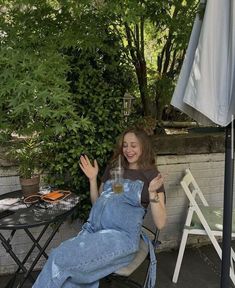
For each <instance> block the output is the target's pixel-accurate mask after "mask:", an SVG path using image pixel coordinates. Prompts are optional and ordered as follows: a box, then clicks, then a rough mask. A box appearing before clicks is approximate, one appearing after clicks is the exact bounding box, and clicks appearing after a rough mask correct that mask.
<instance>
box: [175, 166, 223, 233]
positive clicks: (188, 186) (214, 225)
mask: <svg viewBox="0 0 235 288" xmlns="http://www.w3.org/2000/svg"><path fill="white" fill-rule="evenodd" d="M180 184H181V186H182V187H183V189H184V192H185V194H186V195H187V197H188V199H189V211H188V215H187V218H186V222H185V226H188V227H192V219H193V214H194V212H195V213H196V215H197V217H194V220H196V222H197V223H196V226H197V228H199V229H200V227H201V230H205V231H206V233H207V234H208V235H209V237H210V235H211V233H212V232H211V230H221V227H219V226H221V225H220V224H219V225H218V223H219V221H218V220H220V219H219V218H221V215H218V207H209V204H208V203H207V201H206V199H205V197H204V195H203V193H202V191H201V189H200V188H199V186H198V184H197V182H196V180H195V179H194V177H193V175H192V173H191V172H190V170H189V169H186V171H185V176H184V177H183V179H182V181H181V182H180ZM197 196H198V197H197ZM197 198H199V200H200V203H198V199H197ZM199 204H202V206H200V205H199ZM220 214H221V211H220ZM208 216H209V217H208ZM217 216H219V217H217ZM195 228H196V227H195Z"/></svg>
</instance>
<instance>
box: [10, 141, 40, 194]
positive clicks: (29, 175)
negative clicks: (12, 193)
mask: <svg viewBox="0 0 235 288" xmlns="http://www.w3.org/2000/svg"><path fill="white" fill-rule="evenodd" d="M41 154H42V151H41V148H40V143H39V142H38V141H37V138H36V137H31V138H25V139H20V141H17V143H16V144H14V145H13V146H12V147H11V149H10V152H9V155H10V158H11V159H13V160H14V161H15V162H16V164H17V166H18V173H19V179H20V184H21V189H22V193H23V196H24V197H27V196H29V195H33V194H37V193H38V192H39V183H40V173H39V162H40V158H41Z"/></svg>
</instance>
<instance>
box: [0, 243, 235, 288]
mask: <svg viewBox="0 0 235 288" xmlns="http://www.w3.org/2000/svg"><path fill="white" fill-rule="evenodd" d="M232 246H233V247H235V243H233V244H232ZM177 255H178V251H176V250H170V251H164V252H159V253H158V271H157V285H156V287H158V288H198V287H200V288H219V287H220V264H221V262H220V259H219V257H218V256H217V254H216V252H215V250H214V248H213V247H212V246H211V245H207V246H202V247H192V248H187V249H186V251H185V255H184V258H183V262H182V266H181V270H180V275H179V279H178V282H177V284H173V283H172V282H171V279H172V275H173V272H174V267H175V263H176V258H177ZM146 267H147V263H144V265H142V266H141V268H139V269H138V271H136V272H135V273H134V274H133V276H132V279H134V280H137V281H138V282H139V283H141V281H143V278H144V273H145V268H146ZM34 275H37V272H34ZM10 276H11V275H4V276H0V287H1V288H3V287H5V285H6V283H7V281H8V280H9V278H10ZM14 287H15V288H16V287H17V285H15V286H14ZM29 287H32V284H31V283H30V282H28V283H26V284H25V285H24V288H29ZM111 287H112V288H130V285H126V284H125V285H124V284H121V283H114V282H113V283H112V284H110V283H109V282H106V281H101V285H100V288H111ZM42 288H43V287H42ZM228 288H234V286H233V284H232V283H231V285H230V286H229V287H228Z"/></svg>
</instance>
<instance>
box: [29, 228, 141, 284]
mask: <svg viewBox="0 0 235 288" xmlns="http://www.w3.org/2000/svg"><path fill="white" fill-rule="evenodd" d="M135 242H138V241H134V239H131V238H130V237H129V235H128V234H126V233H124V232H120V231H116V230H112V229H106V230H101V231H98V232H95V233H84V235H83V234H81V235H78V236H77V237H74V238H72V239H69V240H67V241H65V242H63V243H62V244H61V245H60V246H59V247H58V248H56V249H54V250H53V251H52V253H51V254H50V257H49V259H48V261H47V263H46V264H45V266H44V268H43V270H42V272H41V273H40V275H39V276H38V279H37V281H36V282H35V284H34V286H33V287H34V288H41V287H45V288H46V287H48V288H54V287H56V288H60V287H63V288H65V287H66V288H72V287H77V288H83V287H84V288H85V287H90V288H96V287H98V286H96V285H98V283H97V281H98V280H99V279H101V278H103V277H105V276H106V275H108V274H110V273H112V272H114V271H116V270H118V269H119V268H120V267H122V266H125V265H127V264H128V263H129V262H130V261H131V260H132V259H133V256H134V252H136V250H137V249H138V243H135ZM84 284H86V285H84ZM83 285H84V286H83Z"/></svg>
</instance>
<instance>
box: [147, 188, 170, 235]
mask: <svg viewBox="0 0 235 288" xmlns="http://www.w3.org/2000/svg"><path fill="white" fill-rule="evenodd" d="M151 197H152V195H151ZM164 201H165V199H164V193H158V201H156V202H150V205H151V212H152V217H153V221H154V224H155V225H156V226H157V228H158V229H159V230H160V229H162V228H163V227H164V226H165V224H166V208H165V203H164Z"/></svg>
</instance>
